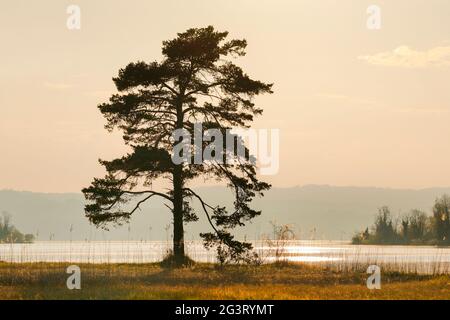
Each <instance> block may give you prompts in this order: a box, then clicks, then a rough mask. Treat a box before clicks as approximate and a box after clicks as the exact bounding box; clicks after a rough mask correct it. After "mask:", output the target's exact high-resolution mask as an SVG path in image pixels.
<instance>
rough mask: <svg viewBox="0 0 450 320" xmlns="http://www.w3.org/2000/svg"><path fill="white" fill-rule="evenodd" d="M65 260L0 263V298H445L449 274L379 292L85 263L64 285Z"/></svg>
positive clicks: (282, 271) (348, 275)
mask: <svg viewBox="0 0 450 320" xmlns="http://www.w3.org/2000/svg"><path fill="white" fill-rule="evenodd" d="M68 266H69V264H64V263H58V264H52V263H33V264H10V263H0V299H277V300H281V299H450V276H442V275H441V276H437V275H436V276H421V275H411V274H401V273H392V272H390V273H383V274H382V278H381V281H382V287H381V289H380V290H369V289H367V287H366V279H367V276H368V275H367V274H366V273H364V272H362V271H346V272H337V271H333V270H330V269H326V268H320V267H313V266H310V265H302V264H285V263H275V264H268V265H261V266H226V267H218V266H217V265H212V264H196V265H194V266H192V267H187V268H182V269H165V268H161V266H160V265H159V264H103V265H94V264H85V265H79V266H80V268H81V272H82V273H81V290H68V289H67V287H66V280H67V278H68V277H69V275H68V274H67V273H66V268H67V267H68Z"/></svg>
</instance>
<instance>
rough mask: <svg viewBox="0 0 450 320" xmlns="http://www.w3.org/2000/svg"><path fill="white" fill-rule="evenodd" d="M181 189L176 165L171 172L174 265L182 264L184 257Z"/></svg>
mask: <svg viewBox="0 0 450 320" xmlns="http://www.w3.org/2000/svg"><path fill="white" fill-rule="evenodd" d="M182 189H183V181H182V166H181V165H178V166H176V167H175V170H174V173H173V255H174V261H175V264H176V265H182V264H183V263H184V258H185V255H184V228H183V190H182Z"/></svg>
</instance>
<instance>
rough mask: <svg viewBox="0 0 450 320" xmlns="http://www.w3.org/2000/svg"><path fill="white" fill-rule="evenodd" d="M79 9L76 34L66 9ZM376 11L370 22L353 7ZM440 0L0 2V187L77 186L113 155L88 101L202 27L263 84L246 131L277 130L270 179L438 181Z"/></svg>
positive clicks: (445, 104)
mask: <svg viewBox="0 0 450 320" xmlns="http://www.w3.org/2000/svg"><path fill="white" fill-rule="evenodd" d="M69 4H77V5H79V6H80V8H81V30H79V31H70V30H68V29H67V27H66V19H67V17H68V15H67V13H66V8H67V6H68V5H69ZM371 4H377V5H379V6H380V8H381V10H382V16H381V18H382V20H381V26H382V28H381V30H378V31H371V30H368V29H367V27H366V20H367V17H368V15H367V13H366V9H367V7H368V6H369V5H371ZM449 14H450V1H448V0H389V1H380V0H371V1H364V0H354V1H350V0H339V1H338V0H292V1H287V0H285V1H280V0H277V1H275V0H272V1H267V0H251V1H250V0H245V1H225V0H222V1H215V0H204V1H181V0H180V1H167V0H164V1H163V0H161V1H156V0H152V1H148V0H140V1H138V0H134V1H106V0H105V1H99V0H89V1H88V0H74V1H70V2H69V1H61V0H53V1H51V0H42V1H29V0H15V1H3V2H2V3H1V5H0V39H1V40H0V41H1V50H0V66H1V71H0V88H1V89H0V147H1V149H0V168H1V169H0V189H2V188H11V189H17V190H31V191H42V192H68V191H73V192H79V191H80V189H81V188H82V187H85V186H87V185H88V184H89V183H90V181H91V180H92V178H93V177H94V176H102V175H103V170H102V168H101V167H100V166H99V165H98V163H97V159H98V158H105V159H110V158H113V157H116V156H120V155H122V154H123V152H124V150H125V148H124V147H123V144H122V141H121V138H120V136H119V135H118V134H115V135H114V134H113V135H111V134H109V133H108V132H107V131H106V130H104V129H103V125H104V124H105V121H104V119H103V118H102V116H101V114H100V113H99V111H98V109H97V107H96V106H97V104H99V103H100V102H103V101H105V100H106V99H107V98H108V96H109V95H110V94H111V93H112V92H113V91H114V86H113V83H112V81H111V78H112V77H113V76H115V75H116V74H117V71H118V69H119V68H121V67H124V66H125V65H126V64H127V63H129V62H131V61H136V60H146V61H152V60H155V59H160V57H161V54H160V50H161V42H162V41H163V40H166V39H171V38H173V37H175V35H176V33H177V32H182V31H184V30H185V29H187V28H189V27H202V26H207V25H210V24H211V25H214V26H215V27H216V28H217V29H220V30H228V31H230V35H231V36H232V37H235V38H246V39H247V40H248V43H249V46H248V50H247V52H248V54H247V56H246V57H245V58H243V59H240V61H238V64H240V65H241V66H243V68H244V69H245V70H246V71H247V72H248V73H249V74H250V75H251V76H253V77H255V78H257V79H261V80H264V81H267V82H274V83H275V86H274V90H275V94H273V95H271V96H266V97H262V98H259V99H258V100H257V102H258V103H259V105H261V106H262V107H263V108H264V110H265V113H264V114H263V116H262V117H260V118H259V119H258V120H257V121H256V123H255V127H258V128H278V129H280V134H281V149H280V152H281V155H280V156H281V158H280V171H279V174H278V175H276V176H273V177H267V178H266V180H269V181H270V182H272V183H273V184H274V185H275V186H282V187H285V186H286V187H287V186H294V185H304V184H331V185H353V186H379V187H406V188H422V187H430V186H449V185H450V146H449V144H450V142H449V137H450V90H449V80H450V20H449V19H448V17H449Z"/></svg>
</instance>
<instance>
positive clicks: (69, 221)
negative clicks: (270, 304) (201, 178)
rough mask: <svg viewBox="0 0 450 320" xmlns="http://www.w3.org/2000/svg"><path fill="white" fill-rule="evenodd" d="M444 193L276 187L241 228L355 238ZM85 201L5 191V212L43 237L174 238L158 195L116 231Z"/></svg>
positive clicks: (214, 192)
mask: <svg viewBox="0 0 450 320" xmlns="http://www.w3.org/2000/svg"><path fill="white" fill-rule="evenodd" d="M197 191H198V192H199V193H200V194H202V195H204V197H205V199H208V201H209V202H210V203H213V204H223V205H230V204H231V203H232V197H231V193H230V191H228V190H226V189H225V188H223V187H203V188H197ZM444 193H448V194H450V188H430V189H422V190H406V189H383V188H360V187H332V186H315V185H311V186H304V187H294V188H274V189H272V190H270V191H269V192H268V193H267V194H266V196H265V197H264V198H259V199H256V200H255V201H254V207H255V208H258V209H262V210H263V214H262V216H261V217H258V218H257V219H255V220H254V222H253V223H252V224H249V225H248V226H247V227H246V228H244V229H241V230H238V231H237V234H238V235H239V236H240V237H243V236H245V237H247V239H255V238H258V237H260V236H261V234H263V233H269V232H270V231H271V225H270V221H272V220H276V221H277V222H278V223H280V224H294V225H295V228H296V230H297V234H298V235H300V237H301V238H303V239H309V238H315V239H334V240H339V239H350V238H351V236H352V235H353V233H354V232H355V231H357V230H361V229H362V228H364V227H366V226H368V225H370V224H372V221H373V217H374V215H375V213H376V211H377V208H378V207H380V206H383V205H387V206H389V207H390V208H391V209H392V212H393V213H394V214H398V213H401V212H406V211H408V210H409V209H412V208H417V209H422V210H424V211H426V212H428V213H430V214H431V207H432V206H433V203H434V200H435V199H436V197H438V196H440V195H442V194H444ZM83 206H84V198H83V196H82V195H81V194H69V193H66V194H45V193H32V192H18V191H10V190H3V191H0V212H1V211H7V212H8V213H10V214H11V215H12V217H13V224H14V225H15V226H16V227H17V228H18V229H19V230H21V231H23V232H25V233H32V234H35V235H36V234H37V239H38V240H49V239H50V238H53V239H54V240H69V239H73V240H84V239H90V240H127V239H130V240H141V239H142V240H148V239H150V240H166V239H167V238H168V237H169V238H170V234H168V233H167V232H166V231H165V228H164V227H165V226H166V225H167V224H169V223H170V221H171V214H170V212H169V211H168V209H167V208H166V207H165V206H164V205H163V203H162V202H159V201H157V200H156V201H153V202H151V203H149V204H148V205H145V206H143V207H142V210H141V211H138V212H136V213H135V215H134V217H133V219H132V221H131V223H130V224H129V225H124V226H121V227H118V228H114V227H111V229H110V231H102V230H97V229H96V228H95V227H94V226H91V225H90V224H89V222H88V220H87V219H86V218H85V217H84V212H83ZM194 207H195V208H198V206H194ZM199 216H200V217H201V219H200V221H198V222H195V223H190V224H188V225H187V228H186V230H187V232H186V239H197V238H198V233H199V232H200V231H205V230H208V229H207V228H208V225H207V223H206V221H205V219H204V217H203V215H202V212H201V211H199ZM71 226H72V227H71ZM150 228H151V229H150ZM71 229H72V231H70V230H71ZM314 230H315V231H314Z"/></svg>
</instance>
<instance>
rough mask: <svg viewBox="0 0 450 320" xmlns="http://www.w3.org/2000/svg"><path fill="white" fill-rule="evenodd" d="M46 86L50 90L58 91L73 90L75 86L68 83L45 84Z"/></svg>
mask: <svg viewBox="0 0 450 320" xmlns="http://www.w3.org/2000/svg"><path fill="white" fill-rule="evenodd" d="M44 86H45V87H47V88H50V89H57V90H65V89H70V88H73V87H74V85H73V84H68V83H54V82H44Z"/></svg>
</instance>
